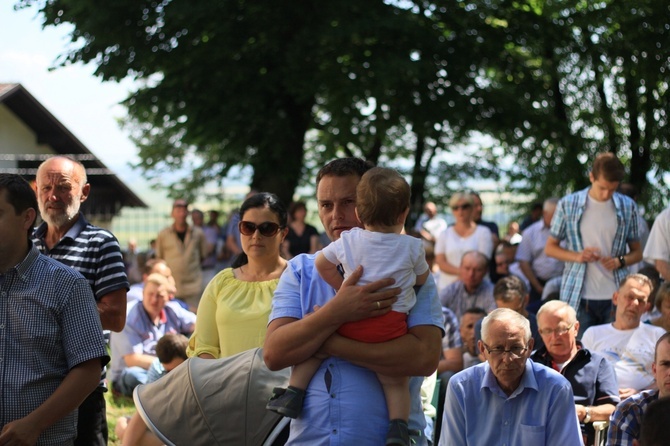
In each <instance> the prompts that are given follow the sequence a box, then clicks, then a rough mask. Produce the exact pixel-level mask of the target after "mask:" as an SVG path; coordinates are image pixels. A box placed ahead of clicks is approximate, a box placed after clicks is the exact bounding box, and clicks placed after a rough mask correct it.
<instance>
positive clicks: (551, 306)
mask: <svg viewBox="0 0 670 446" xmlns="http://www.w3.org/2000/svg"><path fill="white" fill-rule="evenodd" d="M558 311H565V312H566V313H567V315H568V319H569V321H570V322H571V323H575V322H577V312H576V311H575V309H574V308H572V307H571V306H570V305H568V304H567V302H563V301H562V300H550V301H549V302H547V303H545V304H544V305H542V306H541V307H540V309H539V310H537V315H536V317H537V319H538V320H539V319H540V315H541V314H544V313H547V314H552V313H556V312H558Z"/></svg>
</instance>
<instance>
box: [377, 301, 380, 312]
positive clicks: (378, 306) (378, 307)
mask: <svg viewBox="0 0 670 446" xmlns="http://www.w3.org/2000/svg"><path fill="white" fill-rule="evenodd" d="M380 308H381V305H379V301H377V309H378V310H379V309H380Z"/></svg>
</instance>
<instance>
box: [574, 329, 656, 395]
mask: <svg viewBox="0 0 670 446" xmlns="http://www.w3.org/2000/svg"><path fill="white" fill-rule="evenodd" d="M664 333H665V330H663V329H662V328H660V327H655V326H653V325H649V324H640V325H639V326H638V327H637V328H635V329H632V330H617V329H616V328H614V326H613V325H612V324H602V325H594V326H592V327H589V328H587V329H586V331H585V332H584V335H583V336H582V344H583V345H584V347H585V348H587V349H589V350H591V351H595V352H598V353H600V354H602V355H604V356H605V357H606V358H607V360H608V361H610V362H611V363H612V365H613V366H614V370H615V372H616V377H617V381H618V383H619V388H631V389H636V390H644V389H649V388H650V387H652V386H653V384H654V375H653V373H652V371H651V364H652V363H653V362H654V351H655V349H656V341H657V340H658V338H660V337H661V336H662V335H663V334H664Z"/></svg>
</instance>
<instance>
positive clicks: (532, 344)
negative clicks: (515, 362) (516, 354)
mask: <svg viewBox="0 0 670 446" xmlns="http://www.w3.org/2000/svg"><path fill="white" fill-rule="evenodd" d="M533 347H535V339H533V338H530V340H529V341H528V356H530V354H531V353H532V351H533Z"/></svg>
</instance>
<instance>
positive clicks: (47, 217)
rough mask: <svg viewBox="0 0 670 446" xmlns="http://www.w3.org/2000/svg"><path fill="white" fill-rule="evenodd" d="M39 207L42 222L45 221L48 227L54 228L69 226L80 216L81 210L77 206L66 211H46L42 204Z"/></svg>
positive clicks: (69, 207) (52, 209) (67, 208)
mask: <svg viewBox="0 0 670 446" xmlns="http://www.w3.org/2000/svg"><path fill="white" fill-rule="evenodd" d="M39 207H40V216H41V217H42V220H44V221H45V222H46V223H47V225H49V226H54V227H56V228H62V227H64V226H67V225H68V224H69V223H70V222H72V221H73V220H74V219H75V218H76V217H77V215H78V214H79V209H78V207H77V208H76V207H75V206H68V207H66V208H64V209H57V208H51V209H46V208H45V206H43V205H42V203H40V205H39Z"/></svg>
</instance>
